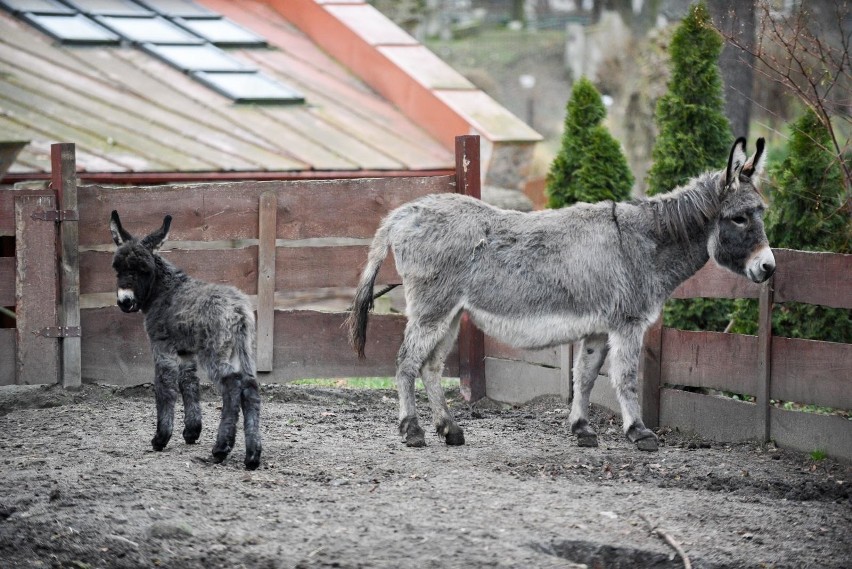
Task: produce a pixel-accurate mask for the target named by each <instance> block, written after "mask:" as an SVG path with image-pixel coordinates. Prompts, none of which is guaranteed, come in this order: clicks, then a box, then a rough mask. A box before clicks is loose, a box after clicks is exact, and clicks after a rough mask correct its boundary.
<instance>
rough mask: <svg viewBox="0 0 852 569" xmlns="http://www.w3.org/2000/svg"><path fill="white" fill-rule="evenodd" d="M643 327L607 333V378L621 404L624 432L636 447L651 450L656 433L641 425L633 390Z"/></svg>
mask: <svg viewBox="0 0 852 569" xmlns="http://www.w3.org/2000/svg"><path fill="white" fill-rule="evenodd" d="M643 337H644V330H638V329H631V330H629V331H628V333H626V334H624V333H612V334H610V339H611V341H610V347H611V348H612V361H611V363H612V367H611V368H610V373H611V380H612V384H613V387H615V394H616V396H617V397H618V403H619V405H620V406H621V417H622V420H623V421H624V434H625V435H627V438H628V440H630V442H632V443H635V444H636V448H638V449H639V450H647V451H655V450H657V448H658V445H659V443H658V441H657V435H655V434H654V432H653V431H652V430H650V429H648V428H646V427H645V423H643V422H642V416H641V410H640V409H639V396H638V394H637V387H638V383H639V380H638V373H639V357H640V355H641V352H642V338H643Z"/></svg>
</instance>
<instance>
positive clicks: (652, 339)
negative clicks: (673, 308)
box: [639, 317, 663, 429]
mask: <svg viewBox="0 0 852 569" xmlns="http://www.w3.org/2000/svg"><path fill="white" fill-rule="evenodd" d="M662 360H663V320H662V317H661V318H657V321H656V322H655V323H654V324H653V325H652V326H651V327H650V328H649V329H648V331H647V332H646V333H645V341H644V343H643V347H642V360H641V361H640V368H641V369H640V370H639V373H640V377H641V378H642V379H641V381H642V391H641V396H640V400H639V404H640V405H641V407H642V421H643V422H644V423H645V426H646V427H648V428H650V429H653V428H656V427H657V426H659V424H660V388H661V387H662V385H663V384H662V372H661V366H662Z"/></svg>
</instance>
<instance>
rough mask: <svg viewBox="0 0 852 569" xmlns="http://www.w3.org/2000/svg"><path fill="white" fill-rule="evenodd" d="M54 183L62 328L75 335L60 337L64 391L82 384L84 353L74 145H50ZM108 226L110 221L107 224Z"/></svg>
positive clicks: (52, 180) (60, 323)
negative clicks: (81, 344)
mask: <svg viewBox="0 0 852 569" xmlns="http://www.w3.org/2000/svg"><path fill="white" fill-rule="evenodd" d="M50 164H51V172H50V181H51V184H52V185H53V189H54V190H55V191H56V198H57V199H56V202H57V203H56V207H57V209H58V210H59V212H60V217H59V218H58V221H59V290H60V301H59V302H60V304H59V328H60V330H66V331H68V330H71V331H74V332H73V333H69V334H68V335H64V336H63V335H60V337H59V346H60V352H61V354H62V356H61V359H60V364H61V368H60V369H61V372H60V373H61V381H62V387H65V388H78V387H80V383H81V368H82V358H81V353H80V258H79V250H78V245H79V242H80V234H79V230H80V227H79V224H78V221H77V220H78V219H79V213H78V211H77V158H76V151H75V147H74V144H73V143H62V144H51V145H50ZM104 221H105V222H106V220H104Z"/></svg>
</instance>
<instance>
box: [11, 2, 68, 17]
mask: <svg viewBox="0 0 852 569" xmlns="http://www.w3.org/2000/svg"><path fill="white" fill-rule="evenodd" d="M0 6H3V7H4V8H6V9H7V10H9V11H10V12H34V13H36V14H66V15H69V16H70V15H72V14H74V12H75V10H73V9H72V8H69V7H68V6H66V5H65V4H62V3H61V2H57V1H56V0H0Z"/></svg>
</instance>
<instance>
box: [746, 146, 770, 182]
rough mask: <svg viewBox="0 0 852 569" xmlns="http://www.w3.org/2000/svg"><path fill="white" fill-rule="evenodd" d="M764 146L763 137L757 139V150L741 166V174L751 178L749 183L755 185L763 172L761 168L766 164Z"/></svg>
mask: <svg viewBox="0 0 852 569" xmlns="http://www.w3.org/2000/svg"><path fill="white" fill-rule="evenodd" d="M765 146H766V140H764V139H763V138H758V139H757V150H756V151H755V152H754V155H753V156H752V157H751V158H749V159H748V162H746V163H745V166H743V175H744V176H748V177H749V178H751V183H752V184H754V185H755V186H757V184H758V183H759V179H760V175H761V174H762V173H763V168H764V166H766V153H764V152H763V149H764V148H765Z"/></svg>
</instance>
